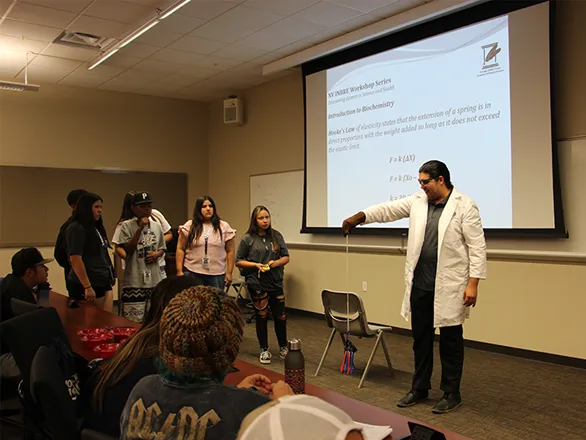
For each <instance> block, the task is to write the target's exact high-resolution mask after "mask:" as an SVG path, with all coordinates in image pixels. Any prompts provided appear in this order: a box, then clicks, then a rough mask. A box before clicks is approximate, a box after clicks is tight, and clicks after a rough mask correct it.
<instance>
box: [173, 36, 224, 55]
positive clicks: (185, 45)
mask: <svg viewBox="0 0 586 440" xmlns="http://www.w3.org/2000/svg"><path fill="white" fill-rule="evenodd" d="M224 46H226V43H222V42H219V41H213V40H206V39H204V38H198V37H191V36H185V37H183V38H180V39H179V40H177V41H175V42H174V43H173V44H170V45H169V49H175V50H183V51H186V52H193V53H201V54H204V55H207V54H210V53H212V52H215V51H217V50H218V49H221V48H222V47H224Z"/></svg>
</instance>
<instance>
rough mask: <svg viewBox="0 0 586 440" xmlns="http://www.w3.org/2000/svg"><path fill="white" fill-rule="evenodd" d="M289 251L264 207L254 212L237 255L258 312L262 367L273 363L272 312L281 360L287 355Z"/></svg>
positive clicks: (257, 327)
mask: <svg viewBox="0 0 586 440" xmlns="http://www.w3.org/2000/svg"><path fill="white" fill-rule="evenodd" d="M287 263H289V251H288V250H287V244H286V243H285V240H284V239H283V236H282V235H281V233H280V232H279V231H276V230H274V229H273V228H272V227H271V214H270V213H269V210H268V209H267V208H266V207H265V206H262V205H259V206H257V207H255V208H254V209H253V210H252V215H251V217H250V226H249V228H248V231H247V232H246V235H244V237H242V240H241V241H240V245H239V246H238V251H237V252H236V267H238V268H240V272H241V273H242V275H243V276H244V277H245V279H246V285H247V288H248V291H249V293H250V295H251V297H252V301H253V304H254V308H255V311H256V336H257V337H258V343H259V344H260V363H261V364H270V363H271V357H272V355H271V352H270V351H269V343H268V329H267V321H268V309H269V308H270V309H271V313H272V314H273V319H274V322H275V333H276V335H277V339H278V341H279V357H280V358H281V359H284V358H285V356H286V355H287V316H286V315H285V293H284V292H283V266H285V265H286V264H287Z"/></svg>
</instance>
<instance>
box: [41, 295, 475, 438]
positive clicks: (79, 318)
mask: <svg viewBox="0 0 586 440" xmlns="http://www.w3.org/2000/svg"><path fill="white" fill-rule="evenodd" d="M69 301H70V300H69V298H68V297H66V296H63V295H60V294H58V293H55V292H51V294H50V298H49V304H50V305H51V306H52V307H55V309H56V310H57V312H58V313H59V316H60V317H61V321H62V322H63V326H64V327H65V330H66V332H67V335H68V336H69V340H70V342H71V347H72V348H73V350H74V351H75V352H76V353H78V354H79V355H81V356H83V357H84V358H86V359H87V360H92V359H95V358H96V357H98V356H97V354H96V353H95V352H93V351H92V350H90V349H89V348H87V346H86V345H85V344H84V343H83V342H81V341H80V340H79V337H78V336H77V332H78V330H81V329H84V328H94V327H129V326H131V327H140V324H137V323H135V322H132V321H128V320H127V319H125V318H123V317H121V316H118V315H115V314H114V313H108V312H105V311H104V310H102V309H99V308H97V307H94V306H90V305H87V304H84V303H79V306H80V307H79V308H75V309H72V308H69V307H68V304H69ZM234 364H235V366H236V368H238V369H239V371H237V372H234V373H230V374H228V376H226V380H225V383H227V384H230V385H236V384H238V383H239V382H240V381H241V380H242V379H244V378H245V377H246V376H249V375H251V374H257V373H261V374H264V375H265V376H267V377H268V378H269V379H271V381H273V382H276V381H278V380H284V376H283V375H282V374H279V373H275V372H274V371H271V370H267V369H266V368H262V367H260V366H258V365H253V364H250V363H248V362H244V361H241V360H236V362H235V363H234ZM305 392H306V393H307V394H309V395H312V396H316V397H319V398H321V399H323V400H325V401H326V402H329V403H331V404H332V405H334V406H337V407H338V408H341V409H343V410H344V411H346V412H347V413H348V414H349V415H350V416H351V417H352V418H353V419H354V420H356V421H359V422H363V423H369V424H372V425H390V426H392V427H393V437H391V438H394V439H397V438H401V437H403V436H406V435H409V427H408V425H407V422H408V421H412V422H415V423H420V424H421V422H418V421H416V420H413V419H410V418H409V417H405V416H403V415H400V414H397V413H394V412H392V411H388V410H385V409H382V408H379V407H376V406H373V405H370V404H368V403H365V402H361V401H359V400H355V399H353V398H351V397H348V396H345V395H343V394H340V393H336V392H334V391H330V390H328V389H326V388H322V387H318V386H316V385H311V384H306V385H305ZM434 429H436V430H438V431H440V432H443V433H444V435H445V436H446V439H447V440H468V439H467V437H464V436H462V435H459V434H456V433H453V432H450V431H446V430H444V429H440V428H434Z"/></svg>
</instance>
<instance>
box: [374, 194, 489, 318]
mask: <svg viewBox="0 0 586 440" xmlns="http://www.w3.org/2000/svg"><path fill="white" fill-rule="evenodd" d="M427 208H428V201H427V195H426V194H425V193H423V192H420V193H416V194H413V195H412V196H409V197H405V198H404V199H401V200H397V201H394V202H386V203H381V204H380V205H375V206H371V207H370V208H368V209H366V210H364V213H365V214H366V222H365V223H387V222H393V221H396V220H399V219H402V218H405V217H409V238H408V244H407V259H406V262H405V296H404V298H403V307H402V309H401V315H402V316H403V318H405V319H406V320H408V319H409V313H410V312H411V301H410V299H411V287H412V285H413V272H414V271H415V267H416V266H417V262H418V260H419V256H420V254H421V247H422V246H423V239H424V236H425V227H426V225H427ZM437 251H438V257H437V258H438V263H437V275H436V280H435V302H434V326H435V327H448V326H453V325H459V324H462V323H463V322H464V320H465V318H466V317H467V312H468V309H467V308H466V307H465V306H464V304H463V303H464V290H465V289H466V285H467V284H468V281H469V279H470V278H479V279H485V278H486V244H485V241H484V231H483V229H482V222H481V220H480V215H479V212H478V207H477V206H476V203H474V201H473V200H472V199H471V198H470V197H467V196H465V195H464V194H461V193H459V192H458V191H457V190H456V189H455V188H454V189H453V190H452V194H451V195H450V198H449V199H448V202H447V203H446V206H445V207H444V210H443V212H442V215H441V217H440V219H439V224H438V246H437Z"/></svg>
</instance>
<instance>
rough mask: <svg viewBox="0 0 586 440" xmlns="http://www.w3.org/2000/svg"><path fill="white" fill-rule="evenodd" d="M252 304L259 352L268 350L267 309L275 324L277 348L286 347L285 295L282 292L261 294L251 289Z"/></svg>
mask: <svg viewBox="0 0 586 440" xmlns="http://www.w3.org/2000/svg"><path fill="white" fill-rule="evenodd" d="M250 294H251V296H252V302H253V304H254V310H255V313H256V337H257V338H258V343H259V345H260V348H261V350H268V348H269V332H268V320H269V309H270V310H271V313H272V314H273V321H274V322H275V334H276V335H277V340H278V341H279V347H286V346H287V315H285V293H284V292H283V290H273V291H269V292H263V291H262V290H253V289H251V291H250Z"/></svg>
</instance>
